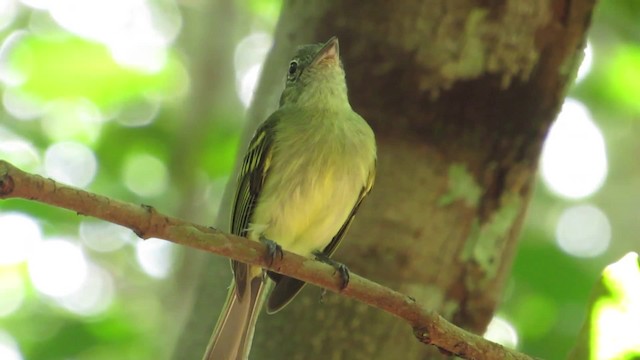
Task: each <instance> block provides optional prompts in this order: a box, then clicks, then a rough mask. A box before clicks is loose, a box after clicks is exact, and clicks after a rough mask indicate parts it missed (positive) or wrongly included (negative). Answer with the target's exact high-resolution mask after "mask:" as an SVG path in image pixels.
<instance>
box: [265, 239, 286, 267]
mask: <svg viewBox="0 0 640 360" xmlns="http://www.w3.org/2000/svg"><path fill="white" fill-rule="evenodd" d="M260 242H261V243H263V244H264V246H266V247H267V255H266V259H267V262H268V263H269V266H271V265H273V261H274V260H275V259H276V257H278V256H279V257H280V260H282V258H283V257H284V253H283V252H282V246H280V245H278V243H277V242H275V241H273V240H271V239H267V238H266V237H264V235H260Z"/></svg>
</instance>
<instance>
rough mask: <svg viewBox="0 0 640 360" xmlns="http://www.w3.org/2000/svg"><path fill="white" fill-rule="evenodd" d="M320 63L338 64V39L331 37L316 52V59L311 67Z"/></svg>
mask: <svg viewBox="0 0 640 360" xmlns="http://www.w3.org/2000/svg"><path fill="white" fill-rule="evenodd" d="M321 62H333V63H335V64H339V63H340V51H339V47H338V37H337V36H333V37H331V39H329V41H327V43H326V44H324V46H323V47H322V49H320V51H318V53H317V54H316V57H315V58H314V59H313V61H312V62H311V66H313V65H316V64H319V63H321Z"/></svg>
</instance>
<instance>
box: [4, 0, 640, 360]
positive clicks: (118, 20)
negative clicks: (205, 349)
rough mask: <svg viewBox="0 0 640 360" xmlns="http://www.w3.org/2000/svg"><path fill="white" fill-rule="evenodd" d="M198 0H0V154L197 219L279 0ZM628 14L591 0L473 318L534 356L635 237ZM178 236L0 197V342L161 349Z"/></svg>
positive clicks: (21, 350)
mask: <svg viewBox="0 0 640 360" xmlns="http://www.w3.org/2000/svg"><path fill="white" fill-rule="evenodd" d="M212 3H213V4H214V5H211V6H207V8H208V9H209V10H208V11H209V12H205V13H202V12H201V11H200V8H201V7H202V4H203V2H202V1H200V0H184V1H181V2H179V3H178V2H177V1H175V0H93V1H86V0H57V1H49V0H1V1H0V92H1V102H2V106H0V159H4V160H7V161H9V162H11V163H13V164H14V165H16V166H18V167H20V168H22V169H23V170H26V171H30V172H35V173H39V174H42V175H45V176H47V177H51V178H53V179H56V180H59V181H62V182H65V183H68V184H71V185H74V186H77V187H80V188H85V189H88V190H90V191H93V192H97V193H100V194H104V195H107V196H110V197H113V198H117V199H121V200H125V201H130V202H134V203H145V204H150V205H153V206H155V207H156V208H157V209H158V210H159V211H161V212H164V213H167V214H171V215H176V216H179V217H183V218H187V219H190V220H192V221H195V222H199V223H202V224H213V223H214V219H215V216H216V211H217V208H218V205H219V203H220V201H221V196H222V193H223V190H224V186H225V184H226V182H227V180H228V178H229V173H230V172H231V170H232V168H233V165H234V162H235V158H236V152H237V146H238V143H239V139H240V134H241V131H242V129H243V126H244V113H245V111H246V108H247V106H248V104H249V103H250V102H251V97H252V94H253V90H254V86H255V84H256V80H257V79H258V77H259V74H260V70H261V63H262V61H263V60H264V58H265V56H266V54H267V52H268V50H269V48H270V46H271V44H272V33H273V31H274V28H275V25H276V21H277V18H278V14H279V9H280V6H281V0H243V1H237V2H235V3H233V4H230V3H229V2H226V1H213V2H212ZM203 18H205V19H207V20H208V21H203V20H202V19H203ZM196 19H199V20H197V21H196ZM639 19H640V2H638V1H634V0H616V1H613V0H603V1H601V2H600V3H599V5H598V6H597V8H596V13H595V17H594V22H593V27H592V29H591V31H590V35H589V38H588V39H589V42H588V45H587V48H586V51H585V56H584V60H583V62H582V65H581V66H580V71H579V73H578V76H577V79H576V83H575V84H574V85H573V87H572V89H571V91H570V92H569V94H568V98H567V100H566V102H565V104H564V106H563V108H562V111H561V113H560V115H559V117H558V119H557V121H556V122H555V124H554V125H553V127H552V129H551V131H550V134H549V137H548V139H547V142H546V144H545V147H544V151H543V156H542V159H541V163H540V171H539V176H538V177H539V181H538V185H537V190H536V193H535V196H534V199H533V201H532V203H531V206H530V208H529V214H528V220H527V223H526V225H525V228H524V231H523V233H522V236H521V241H520V246H519V253H518V256H517V259H516V261H515V264H514V267H513V273H512V276H511V279H510V280H509V283H508V286H507V291H506V292H505V294H504V296H503V298H504V301H503V304H502V306H501V308H500V309H499V311H498V312H497V314H496V317H495V318H494V320H493V321H492V323H491V325H490V327H489V330H488V333H487V336H488V337H490V338H492V339H495V340H497V341H500V342H502V343H504V344H506V345H508V346H512V347H516V348H518V349H520V350H522V351H524V352H526V353H529V354H532V355H535V356H539V357H543V358H547V359H558V358H563V357H564V356H565V354H566V353H567V351H568V350H569V349H570V348H571V346H572V344H573V343H574V342H575V339H576V337H577V333H578V331H579V329H580V327H581V325H582V323H583V321H584V319H585V316H586V313H587V303H588V301H589V296H590V293H591V289H592V288H593V286H594V284H595V283H596V282H597V280H598V278H599V276H600V273H601V271H602V269H603V268H604V267H605V266H606V265H607V264H610V263H612V262H615V261H617V260H618V259H620V258H621V257H622V256H623V255H624V254H626V253H627V252H629V251H632V250H634V251H638V250H639V249H640V246H639V244H640V240H639V239H638V233H640V205H639V204H640V186H639V184H640V181H639V180H640V161H639V159H640V141H638V139H637V135H638V134H640V132H639V131H638V130H640V126H639V125H638V123H639V122H640V21H638V20H639ZM195 24H197V25H195ZM318 40H321V39H318ZM183 251H184V250H183V249H181V248H180V247H178V246H175V245H173V244H171V243H169V242H165V241H161V240H156V239H151V240H148V241H144V242H143V241H139V240H138V239H137V238H136V236H135V235H134V234H133V233H132V232H130V231H129V230H127V229H124V228H121V227H119V226H116V225H112V224H108V223H105V222H101V221H98V220H95V219H91V218H86V217H81V216H77V215H76V214H75V213H72V212H68V211H63V210H60V209H55V208H52V207H47V206H44V205H40V204H36V203H30V202H27V201H21V200H7V201H0V359H3V360H20V359H78V360H82V359H158V358H159V359H163V358H165V357H166V354H167V351H169V349H170V346H171V342H170V341H169V342H167V340H166V337H165V336H164V335H166V334H163V331H162V329H171V327H172V324H173V320H174V319H173V318H172V316H173V315H172V308H174V307H176V306H179V304H180V300H181V299H180V296H179V295H180V293H179V289H180V286H181V281H184V280H181V277H180V273H179V272H180V269H181V268H183V267H184V266H187V265H188V264H183V263H182V256H181V255H182V253H183ZM639 301H640V300H639ZM634 316H636V318H634ZM634 322H635V323H636V324H637V323H640V314H638V312H637V310H636V313H634V314H631V316H625V317H622V319H621V320H619V322H618V323H616V326H615V328H617V329H618V330H620V334H621V335H620V336H623V334H625V333H628V332H629V331H630V329H631V328H630V327H631V326H633V324H634ZM635 326H637V325H635ZM174 327H175V326H174ZM636 329H637V328H636ZM173 331H175V329H174V330H173ZM613 335H615V334H613ZM636 340H637V339H636ZM629 346H631V347H633V346H635V347H636V349H637V351H638V353H639V354H640V340H637V342H635V344H634V343H633V342H631V343H630V345H629Z"/></svg>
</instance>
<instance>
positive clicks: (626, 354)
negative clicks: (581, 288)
mask: <svg viewBox="0 0 640 360" xmlns="http://www.w3.org/2000/svg"><path fill="white" fill-rule="evenodd" d="M602 275H603V276H602V281H603V285H604V287H605V289H603V292H602V294H600V297H599V298H598V299H597V300H596V301H595V304H594V306H593V310H592V311H593V313H592V316H593V319H594V321H593V326H592V329H591V330H592V331H591V334H590V335H591V338H592V342H591V345H592V351H593V352H594V354H595V356H594V357H593V358H594V359H602V360H617V359H636V358H637V356H638V355H640V337H639V336H638V334H640V287H639V286H638V284H640V262H639V261H638V254H637V253H628V254H627V255H625V256H624V257H623V258H622V259H620V260H619V261H617V262H616V263H614V264H611V265H609V266H607V267H606V269H605V270H604V272H603V274H602ZM633 355H635V356H633Z"/></svg>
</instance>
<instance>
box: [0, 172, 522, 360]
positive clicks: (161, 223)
mask: <svg viewBox="0 0 640 360" xmlns="http://www.w3.org/2000/svg"><path fill="white" fill-rule="evenodd" d="M8 198H23V199H27V200H34V201H38V202H41V203H46V204H49V205H53V206H56V207H61V208H65V209H69V210H72V211H75V212H77V213H78V214H79V215H87V216H93V217H96V218H99V219H102V220H105V221H109V222H112V223H115V224H119V225H122V226H125V227H127V228H129V229H131V230H133V231H134V232H135V233H136V234H137V235H138V236H139V237H140V238H142V239H148V238H151V237H155V238H160V239H165V240H168V241H171V242H174V243H176V244H181V245H186V246H190V247H193V248H196V249H200V250H204V251H208V252H211V253H214V254H218V255H222V256H225V257H228V258H231V259H234V260H238V261H241V262H244V263H248V264H252V265H257V266H261V267H263V268H265V269H269V270H271V271H275V272H277V273H281V274H283V275H287V276H290V277H294V278H297V279H300V280H303V281H305V282H308V283H310V284H313V285H316V286H319V287H322V288H325V289H328V290H331V291H333V292H336V293H340V294H342V295H343V296H346V297H349V298H352V299H355V300H358V301H360V302H363V303H365V304H367V305H370V306H372V307H375V308H378V309H380V310H383V311H386V312H388V313H390V314H392V315H395V316H396V317H399V318H401V319H404V320H405V321H407V322H408V323H409V325H410V326H411V327H412V328H413V329H414V334H415V336H416V337H417V338H418V340H419V341H420V342H422V343H425V344H431V345H434V346H436V347H438V348H439V349H440V350H442V351H443V352H446V353H450V354H452V355H456V356H458V357H461V358H464V359H522V360H526V359H532V358H531V357H529V356H527V355H525V354H522V353H518V352H516V351H514V350H511V349H507V348H505V347H503V346H502V345H499V344H496V343H493V342H491V341H488V340H486V339H484V338H482V337H480V336H478V335H475V334H472V333H469V332H467V331H465V330H463V329H461V328H458V327H457V326H455V325H453V324H451V323H450V322H448V321H447V320H445V319H444V318H443V317H441V316H440V315H438V314H437V313H436V312H435V311H432V310H428V309H425V308H423V307H421V306H420V305H419V304H417V303H416V302H415V300H414V299H412V298H411V297H409V296H406V295H403V294H401V293H399V292H397V291H394V290H391V289H389V288H386V287H384V286H382V285H380V284H377V283H374V282H372V281H369V280H367V279H365V278H363V277H360V276H358V275H355V274H351V276H350V281H349V285H348V286H347V288H346V289H344V290H340V286H341V282H342V280H341V278H340V276H338V275H337V274H336V272H335V270H334V268H333V267H331V266H330V265H327V264H324V263H321V262H319V261H315V260H312V259H308V258H305V257H302V256H299V255H296V254H294V253H291V252H288V251H284V257H283V258H282V259H280V258H278V259H275V260H274V261H273V263H272V264H270V263H269V261H268V260H267V259H266V252H265V249H264V246H263V245H262V244H261V243H259V242H257V241H251V240H249V239H246V238H242V237H238V236H235V235H230V234H227V233H224V232H222V231H220V230H218V229H214V228H210V227H206V226H202V225H197V224H193V223H189V222H186V221H183V220H180V219H177V218H174V217H171V216H167V215H163V214H161V213H159V212H157V211H156V210H155V209H154V208H153V207H151V206H148V205H134V204H130V203H126V202H122V201H118V200H114V199H110V198H108V197H106V196H101V195H97V194H94V193H90V192H87V191H84V190H80V189H76V188H73V187H70V186H67V185H64V184H60V183H58V182H56V181H54V180H51V179H45V178H43V177H42V176H39V175H34V174H30V173H26V172H24V171H22V170H20V169H18V168H16V167H14V166H13V165H11V164H9V163H8V162H6V161H2V160H0V199H8Z"/></svg>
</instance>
